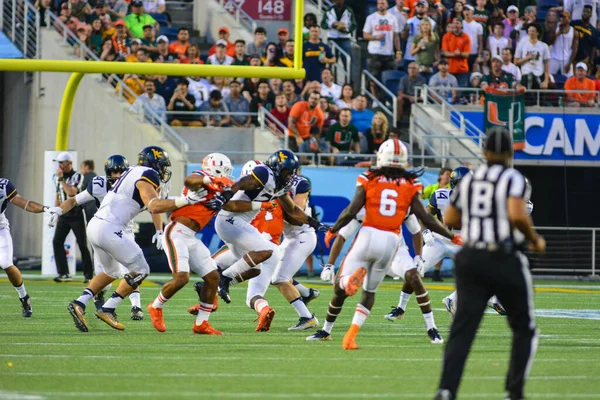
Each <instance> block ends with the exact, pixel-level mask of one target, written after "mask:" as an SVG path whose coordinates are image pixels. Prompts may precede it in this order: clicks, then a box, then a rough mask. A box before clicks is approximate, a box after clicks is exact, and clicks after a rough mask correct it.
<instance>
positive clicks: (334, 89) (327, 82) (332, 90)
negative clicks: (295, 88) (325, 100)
mask: <svg viewBox="0 0 600 400" xmlns="http://www.w3.org/2000/svg"><path fill="white" fill-rule="evenodd" d="M341 95H342V87H341V86H340V85H337V84H335V83H334V82H333V74H332V73H331V70H330V69H327V68H325V69H324V70H323V72H321V96H322V97H330V98H332V99H333V100H336V99H339V98H340V96H341Z"/></svg>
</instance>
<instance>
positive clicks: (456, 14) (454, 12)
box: [448, 0, 465, 25]
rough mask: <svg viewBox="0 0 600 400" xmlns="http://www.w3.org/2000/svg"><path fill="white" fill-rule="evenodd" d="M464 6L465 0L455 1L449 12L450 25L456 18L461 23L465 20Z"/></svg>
mask: <svg viewBox="0 0 600 400" xmlns="http://www.w3.org/2000/svg"><path fill="white" fill-rule="evenodd" d="M464 7H465V1H464V0H456V1H455V2H454V7H453V8H452V9H451V10H450V12H449V13H448V25H449V24H450V23H451V22H452V21H454V20H455V19H457V20H458V21H459V22H460V23H462V22H463V20H464V18H463V10H464Z"/></svg>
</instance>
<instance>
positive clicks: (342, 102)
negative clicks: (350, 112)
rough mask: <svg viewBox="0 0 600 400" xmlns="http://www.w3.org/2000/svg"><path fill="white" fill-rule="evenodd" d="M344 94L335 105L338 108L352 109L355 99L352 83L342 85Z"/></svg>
mask: <svg viewBox="0 0 600 400" xmlns="http://www.w3.org/2000/svg"><path fill="white" fill-rule="evenodd" d="M341 92H342V94H341V95H340V98H339V99H337V100H336V101H335V105H336V106H337V107H338V109H340V110H343V109H344V108H349V109H352V102H353V101H354V88H353V87H352V85H351V84H349V83H346V84H345V85H344V86H342V91H341Z"/></svg>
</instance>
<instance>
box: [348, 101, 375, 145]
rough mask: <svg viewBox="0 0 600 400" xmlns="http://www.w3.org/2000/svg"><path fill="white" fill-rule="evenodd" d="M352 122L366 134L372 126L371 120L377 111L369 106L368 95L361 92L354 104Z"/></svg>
mask: <svg viewBox="0 0 600 400" xmlns="http://www.w3.org/2000/svg"><path fill="white" fill-rule="evenodd" d="M351 112H352V123H353V124H354V125H355V126H356V127H357V128H358V131H359V132H360V133H361V134H363V135H364V134H365V133H366V132H367V129H369V128H370V127H371V121H373V117H374V116H375V113H374V112H373V111H371V110H369V109H368V108H367V97H366V96H365V95H364V94H359V95H358V96H356V98H355V99H354V102H353V104H352V110H351Z"/></svg>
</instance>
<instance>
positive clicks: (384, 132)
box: [365, 111, 389, 154]
mask: <svg viewBox="0 0 600 400" xmlns="http://www.w3.org/2000/svg"><path fill="white" fill-rule="evenodd" d="M388 135H389V126H388V119H387V118H386V116H385V114H384V113H382V112H381V111H378V112H376V113H375V116H374V117H373V122H372V123H371V127H370V128H369V129H367V132H365V142H366V149H365V153H367V154H373V153H377V150H378V149H379V146H380V145H381V143H383V142H385V141H386V140H387V139H388Z"/></svg>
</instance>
